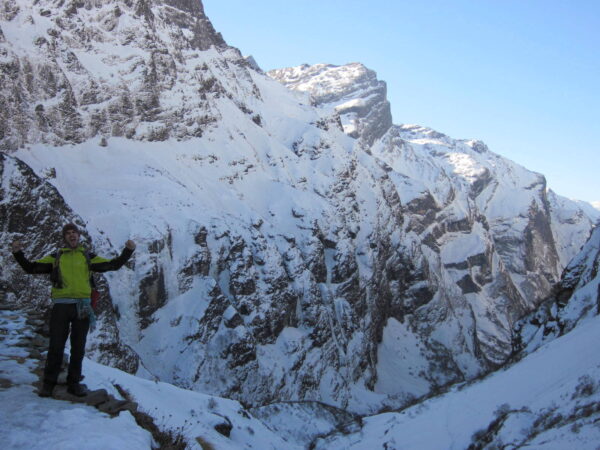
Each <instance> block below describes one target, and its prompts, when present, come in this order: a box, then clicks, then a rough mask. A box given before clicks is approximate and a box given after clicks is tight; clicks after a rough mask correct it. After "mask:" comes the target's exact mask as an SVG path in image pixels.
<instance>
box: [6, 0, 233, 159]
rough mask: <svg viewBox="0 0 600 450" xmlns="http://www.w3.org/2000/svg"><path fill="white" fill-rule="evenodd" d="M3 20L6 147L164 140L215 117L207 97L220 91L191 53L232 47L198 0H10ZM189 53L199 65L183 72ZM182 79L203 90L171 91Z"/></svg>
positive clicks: (190, 132)
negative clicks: (124, 138)
mask: <svg viewBox="0 0 600 450" xmlns="http://www.w3.org/2000/svg"><path fill="white" fill-rule="evenodd" d="M0 18H1V19H2V27H1V28H2V32H1V34H0V58H1V59H0V85H1V86H2V89H1V92H0V104H1V105H2V108H1V110H0V124H1V125H0V149H1V150H5V151H6V150H9V151H10V150H15V149H17V148H20V147H22V146H23V145H26V144H27V143H35V142H43V143H48V144H54V145H63V144H74V143H80V142H84V141H86V140H88V139H90V138H97V139H98V141H100V140H101V139H102V138H104V139H106V138H108V137H110V136H127V137H128V138H132V139H143V140H149V141H156V140H159V141H160V140H165V139H167V138H169V137H176V138H181V137H184V136H190V135H201V134H202V131H203V129H204V128H205V127H206V126H207V125H208V124H209V123H210V122H211V121H214V120H215V117H214V116H212V115H211V114H210V111H208V110H207V108H206V105H203V100H202V96H203V93H206V92H209V91H218V90H220V89H221V88H220V86H219V85H218V83H216V82H215V81H216V80H215V77H214V75H213V74H212V73H211V71H210V70H209V68H208V67H207V66H201V65H198V66H196V67H194V65H193V63H190V61H189V60H190V59H192V58H193V57H194V56H193V55H194V52H199V51H205V50H208V49H210V48H211V47H213V46H214V47H218V48H221V49H226V48H227V46H226V44H225V42H224V41H223V39H222V37H221V35H220V34H219V33H216V32H215V31H214V29H213V28H212V25H211V24H210V22H209V21H208V19H207V18H206V16H205V15H204V11H203V7H202V4H201V3H200V2H199V1H193V0H181V1H179V0H173V1H165V2H160V1H153V0H141V1H136V2H132V1H121V2H114V1H108V0H107V1H82V2H59V3H58V4H57V3H55V2H45V1H43V2H36V3H35V5H31V4H28V3H27V2H18V1H15V0H8V1H5V2H3V10H2V11H0ZM23 30H27V32H26V33H25V34H24V35H23V34H21V33H22V31H23ZM140 30H142V32H140ZM232 51H234V52H235V50H232ZM184 53H185V54H184ZM186 59H187V60H188V64H190V67H194V68H193V70H192V71H190V72H189V73H187V74H186V75H187V76H186V77H178V76H177V72H178V67H180V66H181V64H182V63H183V62H184V60H186ZM115 75H117V77H115ZM182 84H190V85H192V84H193V85H194V86H195V87H196V88H195V92H194V94H195V95H194V96H193V98H188V97H186V96H183V97H179V98H174V97H173V96H172V95H166V94H167V92H169V93H172V92H174V91H175V92H176V91H178V90H181V85H182ZM178 88H179V89H178ZM167 103H168V105H166V104H167Z"/></svg>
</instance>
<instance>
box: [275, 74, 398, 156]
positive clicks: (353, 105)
mask: <svg viewBox="0 0 600 450" xmlns="http://www.w3.org/2000/svg"><path fill="white" fill-rule="evenodd" d="M268 75H269V76H270V77H272V78H274V79H275V80H277V81H280V82H281V83H283V84H285V85H286V86H288V87H289V88H291V89H294V90H298V91H306V92H310V94H311V99H312V101H313V103H314V104H315V105H316V106H318V107H322V106H327V108H328V109H329V110H330V114H338V115H339V116H340V118H341V122H342V126H343V128H344V132H345V133H346V134H348V135H350V136H352V137H354V138H360V140H361V141H362V142H363V143H364V145H365V147H367V148H368V147H370V146H371V145H372V144H373V142H375V140H376V139H379V138H381V137H382V136H383V135H384V134H385V132H386V131H387V130H388V129H389V128H390V127H391V126H392V113H391V111H390V104H389V102H388V101H387V97H386V95H387V86H386V84H385V82H384V81H380V80H378V79H377V75H376V74H375V72H374V71H372V70H369V69H367V68H366V67H365V66H364V65H362V64H359V63H353V64H347V65H345V66H334V65H331V64H317V65H314V66H309V65H308V64H304V65H302V66H299V67H290V68H285V69H275V70H271V71H269V72H268Z"/></svg>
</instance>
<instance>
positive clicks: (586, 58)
mask: <svg viewBox="0 0 600 450" xmlns="http://www.w3.org/2000/svg"><path fill="white" fill-rule="evenodd" d="M203 5H204V9H205V12H206V14H207V15H208V17H209V18H210V20H211V21H212V23H213V25H214V27H215V28H216V29H217V31H219V32H221V33H222V34H223V37H224V38H225V40H226V41H227V43H228V44H230V45H233V46H235V47H238V48H239V49H240V50H241V51H242V53H243V54H244V55H252V56H254V58H255V59H256V61H257V62H258V64H259V65H260V66H261V67H262V68H263V69H264V70H270V69H275V68H280V67H289V66H297V65H300V64H303V63H308V64H317V63H330V64H336V65H342V64H346V63H350V62H361V63H363V64H364V65H366V66H367V67H369V68H370V69H373V70H374V71H375V72H377V76H378V78H379V79H380V80H384V81H385V82H386V83H387V86H388V99H389V100H390V103H391V105H392V115H393V119H394V123H397V124H401V123H416V124H420V125H426V126H429V127H431V128H434V129H435V130H437V131H440V132H442V133H445V134H447V135H449V136H451V137H453V138H457V139H461V138H469V139H471V138H474V139H481V140H482V141H484V142H485V143H486V144H488V146H489V147H490V149H491V150H492V151H494V152H496V153H499V154H501V155H503V156H506V157H508V158H510V159H512V160H513V161H515V162H517V163H519V164H522V165H524V166H525V167H527V168H528V169H530V170H534V171H536V172H540V173H542V174H544V175H545V176H546V178H547V180H548V185H549V187H550V188H551V189H553V190H554V191H555V192H557V193H559V194H561V195H564V196H566V197H570V198H576V199H580V200H586V201H590V202H592V201H600V169H599V168H600V139H599V138H598V133H599V132H600V87H599V82H600V31H599V30H600V1H592V0H571V1H567V0H564V1H555V0H546V1H542V0H430V1H416V0H412V1H404V0H397V1H390V0H370V1H369V2H366V1H364V0H360V1H359V0H346V1H342V0H302V1H289V0H288V1H281V0H279V1H275V0H254V1H252V2H248V1H247V0H246V1H243V0H203Z"/></svg>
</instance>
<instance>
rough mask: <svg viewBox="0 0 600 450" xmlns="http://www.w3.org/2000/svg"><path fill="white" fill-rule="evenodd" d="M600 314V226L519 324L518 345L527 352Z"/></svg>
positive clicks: (516, 343)
mask: <svg viewBox="0 0 600 450" xmlns="http://www.w3.org/2000/svg"><path fill="white" fill-rule="evenodd" d="M598 313H600V227H598V226H596V227H595V228H594V230H593V231H592V234H591V236H590V239H589V240H588V242H586V244H585V245H584V246H583V248H582V249H581V251H580V252H579V253H578V254H577V255H576V256H575V257H574V258H573V259H572V260H571V261H570V262H569V264H568V265H567V267H566V268H565V270H564V271H563V274H562V277H561V280H560V282H559V283H557V284H556V285H555V286H554V289H553V290H552V292H551V293H550V295H549V296H548V298H547V299H546V300H545V301H544V302H543V303H542V304H541V305H540V307H539V308H538V309H536V310H535V311H534V312H532V313H531V314H529V315H527V316H525V317H524V318H522V319H521V320H520V321H519V322H518V323H517V324H516V326H515V330H516V333H515V347H516V349H517V350H519V351H521V353H523V354H527V353H531V352H533V351H534V350H536V349H538V348H539V347H540V346H541V345H542V344H544V343H546V342H548V341H551V340H554V339H556V338H557V337H560V336H562V335H564V334H566V333H568V332H569V331H571V330H573V329H574V328H575V327H576V326H577V325H578V324H580V323H581V322H583V321H585V320H586V319H588V318H590V317H594V316H596V315H598Z"/></svg>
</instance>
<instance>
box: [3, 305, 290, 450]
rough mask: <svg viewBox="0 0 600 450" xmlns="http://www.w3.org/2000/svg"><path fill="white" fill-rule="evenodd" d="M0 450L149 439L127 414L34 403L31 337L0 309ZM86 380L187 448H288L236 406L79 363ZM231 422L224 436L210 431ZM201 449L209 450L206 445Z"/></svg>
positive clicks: (117, 446)
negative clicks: (125, 401) (125, 398)
mask: <svg viewBox="0 0 600 450" xmlns="http://www.w3.org/2000/svg"><path fill="white" fill-rule="evenodd" d="M0 331H1V334H0V337H1V338H0V404H1V405H2V407H1V408H0V448H2V449H28V450H29V449H46V450H53V449H56V450H58V449H60V450H65V449H102V450H107V449H114V450H122V449H128V450H133V449H149V448H153V447H155V446H156V443H155V442H154V440H153V437H152V435H151V434H150V432H148V431H147V430H145V429H143V428H141V427H140V426H138V425H137V423H136V420H135V418H134V417H133V415H132V414H131V413H130V412H129V411H122V412H121V413H119V415H118V416H116V417H111V416H109V415H108V414H106V413H103V412H100V411H99V410H97V409H96V408H94V407H92V406H87V405H84V404H79V403H71V402H68V401H63V400H56V399H53V398H40V397H38V396H37V394H36V388H35V386H34V385H33V384H34V383H36V382H37V376H36V375H34V374H33V373H32V371H33V370H34V369H35V367H36V365H37V360H35V359H32V358H31V357H30V355H29V353H28V351H27V350H26V347H25V346H23V341H24V339H28V338H31V337H33V336H34V335H35V333H34V332H33V330H32V328H31V327H30V326H29V325H27V324H26V321H25V316H24V315H23V314H22V313H21V312H19V311H15V312H13V311H0ZM83 372H84V374H85V382H86V384H87V386H88V387H89V388H90V389H91V390H95V389H106V391H107V392H108V393H109V394H112V395H113V396H114V397H116V398H122V397H121V396H120V394H119V392H118V390H117V388H116V387H115V386H117V385H118V386H120V387H121V388H122V389H124V390H125V391H126V392H128V394H129V396H131V398H132V399H133V400H134V401H135V402H137V403H138V405H139V407H138V410H140V411H143V412H145V413H147V414H149V415H150V416H151V417H152V418H153V420H154V423H155V424H156V425H157V426H158V428H159V429H160V430H161V431H163V432H171V434H172V436H174V437H177V436H179V435H180V436H181V437H182V439H183V440H184V441H185V442H186V446H187V448H190V449H201V448H203V447H202V445H205V446H206V445H207V444H210V445H212V446H213V448H216V449H242V448H255V449H282V448H286V449H294V448H301V446H299V445H296V444H294V443H290V442H286V441H285V440H284V439H283V438H282V437H279V436H277V435H275V434H274V433H273V432H272V431H271V430H269V429H268V428H267V427H266V426H265V425H264V424H263V423H262V422H260V421H259V420H257V419H255V418H253V417H251V416H250V415H249V414H248V413H247V412H246V411H245V410H244V408H243V407H242V406H241V405H240V404H239V403H238V402H235V401H232V400H226V399H222V398H218V397H213V396H209V395H204V394H200V393H197V392H191V391H186V390H184V389H179V388H177V387H175V386H172V385H170V384H167V383H157V382H153V381H148V380H143V379H141V378H138V377H134V376H132V375H128V374H126V373H124V372H121V371H119V370H117V369H113V368H110V367H107V366H103V365H100V364H97V363H94V362H92V361H90V360H88V359H85V360H84V366H83ZM221 424H230V425H231V432H230V436H229V437H226V436H225V435H223V434H221V433H220V432H218V431H216V429H215V426H217V427H218V426H219V425H221ZM204 448H207V447H204Z"/></svg>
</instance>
